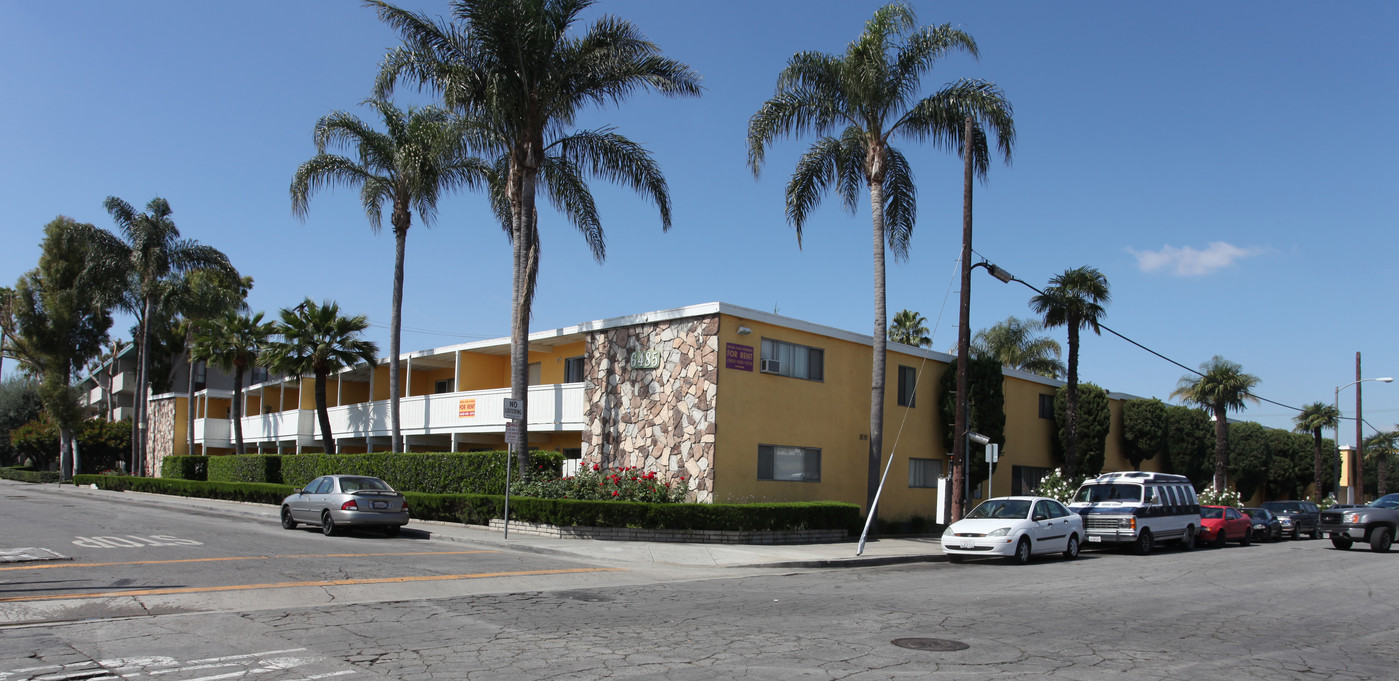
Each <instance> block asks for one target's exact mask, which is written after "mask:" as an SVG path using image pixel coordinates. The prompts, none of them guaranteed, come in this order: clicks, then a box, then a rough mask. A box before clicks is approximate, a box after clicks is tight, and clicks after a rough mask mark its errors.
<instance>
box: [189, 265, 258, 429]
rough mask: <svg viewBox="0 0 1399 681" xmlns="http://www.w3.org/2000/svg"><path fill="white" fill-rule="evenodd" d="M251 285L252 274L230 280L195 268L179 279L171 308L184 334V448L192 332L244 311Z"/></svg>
mask: <svg viewBox="0 0 1399 681" xmlns="http://www.w3.org/2000/svg"><path fill="white" fill-rule="evenodd" d="M252 288H253V278H252V277H241V278H238V279H232V278H229V277H225V276H222V275H220V274H217V273H214V272H210V271H208V270H196V271H194V272H191V273H189V274H188V275H186V276H185V277H182V278H181V279H180V286H179V290H178V293H177V296H176V298H177V300H176V302H175V307H176V309H177V310H179V314H180V317H181V319H180V321H179V323H178V325H177V328H178V330H179V332H180V334H181V335H183V336H184V337H185V358H186V361H187V363H188V364H189V367H188V370H187V371H186V372H185V404H186V405H187V408H186V409H185V438H186V441H185V447H186V449H185V451H187V452H189V453H190V454H193V453H194V421H195V418H194V417H195V413H194V412H195V409H194V390H195V382H194V374H195V365H196V364H197V363H198V362H199V360H197V359H195V356H194V352H193V347H194V334H195V333H196V332H198V331H199V330H200V329H201V328H202V326H203V325H204V324H206V323H208V322H209V321H211V320H214V319H218V318H219V317H221V316H223V315H224V314H226V313H230V312H247V311H248V304H247V302H246V301H247V298H248V291H250V290H252Z"/></svg>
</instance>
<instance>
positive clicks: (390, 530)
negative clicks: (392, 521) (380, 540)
mask: <svg viewBox="0 0 1399 681" xmlns="http://www.w3.org/2000/svg"><path fill="white" fill-rule="evenodd" d="M401 527H403V526H402V525H385V526H384V536H386V537H397V536H398V530H399V528H401Z"/></svg>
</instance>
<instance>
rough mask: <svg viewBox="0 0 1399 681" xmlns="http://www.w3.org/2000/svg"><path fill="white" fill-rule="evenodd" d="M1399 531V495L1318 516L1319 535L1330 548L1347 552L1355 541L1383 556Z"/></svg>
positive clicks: (1329, 511)
mask: <svg viewBox="0 0 1399 681" xmlns="http://www.w3.org/2000/svg"><path fill="white" fill-rule="evenodd" d="M1396 530H1399V494H1386V495H1384V496H1382V497H1380V498H1378V499H1376V500H1374V501H1372V502H1370V504H1369V505H1368V506H1362V507H1360V508H1339V509H1336V508H1328V509H1326V510H1325V511H1322V512H1321V531H1322V532H1325V533H1326V535H1327V536H1328V537H1330V538H1331V545H1332V546H1335V547H1336V548H1338V549H1342V550H1344V549H1349V548H1350V547H1351V545H1352V544H1354V543H1355V542H1358V541H1363V542H1369V543H1370V550H1371V551H1374V552H1376V553H1385V552H1387V551H1389V547H1390V545H1391V544H1393V543H1394V533H1395V531H1396Z"/></svg>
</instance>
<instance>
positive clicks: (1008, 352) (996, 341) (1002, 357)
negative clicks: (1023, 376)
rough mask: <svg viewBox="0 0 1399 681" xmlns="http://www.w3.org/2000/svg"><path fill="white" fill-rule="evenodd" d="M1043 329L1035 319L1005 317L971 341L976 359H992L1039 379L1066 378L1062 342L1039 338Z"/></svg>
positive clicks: (972, 351) (973, 355) (977, 334)
mask: <svg viewBox="0 0 1399 681" xmlns="http://www.w3.org/2000/svg"><path fill="white" fill-rule="evenodd" d="M1043 328H1044V325H1043V324H1041V323H1040V322H1038V321H1036V320H1034V319H1018V318H1016V317H1006V319H1005V321H1002V322H996V323H995V324H993V325H992V326H991V328H989V329H981V330H980V331H977V332H976V337H974V338H972V344H971V354H972V357H974V358H982V357H989V358H992V359H995V360H996V361H998V362H1000V363H1001V366H1007V367H1010V368H1012V369H1019V370H1021V371H1028V372H1030V373H1032V374H1039V375H1040V376H1048V377H1050V378H1059V377H1060V376H1063V375H1064V362H1063V361H1062V360H1060V359H1059V355H1060V354H1061V353H1062V352H1063V349H1062V348H1061V347H1060V346H1059V341H1056V340H1054V339H1053V338H1049V337H1047V336H1039V335H1037V334H1038V333H1039V332H1040V330H1041V329H1043Z"/></svg>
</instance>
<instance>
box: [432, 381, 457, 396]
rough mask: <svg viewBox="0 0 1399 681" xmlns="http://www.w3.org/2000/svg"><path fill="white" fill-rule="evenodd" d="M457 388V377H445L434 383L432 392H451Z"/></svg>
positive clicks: (439, 393)
mask: <svg viewBox="0 0 1399 681" xmlns="http://www.w3.org/2000/svg"><path fill="white" fill-rule="evenodd" d="M456 389H457V379H455V378H444V379H442V380H440V381H438V382H436V383H434V384H433V385H432V392H434V393H436V394H438V395H441V394H442V393H449V392H452V391H454V390H456Z"/></svg>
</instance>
